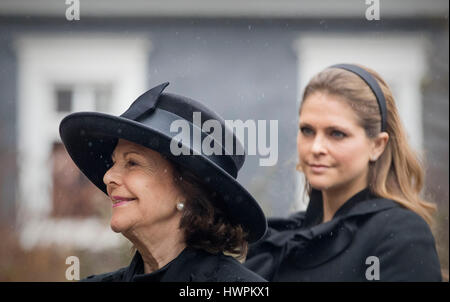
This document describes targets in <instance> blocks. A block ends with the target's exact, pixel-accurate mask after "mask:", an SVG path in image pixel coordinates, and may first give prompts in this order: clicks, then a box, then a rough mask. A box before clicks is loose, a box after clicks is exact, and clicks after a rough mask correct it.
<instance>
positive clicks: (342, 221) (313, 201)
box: [265, 189, 399, 268]
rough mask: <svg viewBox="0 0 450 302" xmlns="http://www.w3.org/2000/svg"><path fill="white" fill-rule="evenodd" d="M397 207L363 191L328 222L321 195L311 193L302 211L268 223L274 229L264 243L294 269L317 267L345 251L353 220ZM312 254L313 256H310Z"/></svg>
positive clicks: (351, 237)
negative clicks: (304, 209)
mask: <svg viewBox="0 0 450 302" xmlns="http://www.w3.org/2000/svg"><path fill="white" fill-rule="evenodd" d="M397 206H399V205H398V204H397V203H396V202H394V201H392V200H388V199H382V198H376V196H374V195H373V194H372V193H371V192H370V191H369V190H368V189H364V190H362V191H360V192H358V193H357V194H355V195H354V196H353V197H351V198H350V199H349V200H348V201H346V202H345V203H344V205H342V206H341V208H339V210H338V211H337V212H336V213H335V215H334V216H333V219H331V220H330V221H328V222H325V223H321V221H322V218H323V204H322V194H321V192H320V191H317V190H313V192H312V194H311V198H310V202H309V205H308V208H307V210H306V213H305V212H300V213H296V214H294V215H292V216H291V217H290V218H289V219H287V220H284V221H285V224H283V220H280V219H278V220H275V221H273V222H274V223H272V221H269V226H270V227H272V228H273V227H275V229H274V230H273V231H272V232H271V234H270V235H269V237H268V238H267V239H266V241H265V242H266V243H267V244H270V245H273V246H277V247H280V248H282V249H283V253H284V254H285V255H286V257H288V258H291V259H293V261H294V263H295V265H296V266H299V267H302V268H307V267H308V268H310V267H315V266H318V265H320V264H322V263H324V262H326V261H328V260H330V259H331V258H333V257H335V256H337V255H338V254H339V253H341V252H342V251H344V250H345V248H346V247H347V246H348V245H349V244H350V243H351V242H352V239H353V236H354V235H355V233H356V230H357V225H356V220H357V219H358V218H363V216H366V215H370V214H374V213H377V212H380V211H384V210H387V209H390V208H393V207H397ZM310 251H314V253H310Z"/></svg>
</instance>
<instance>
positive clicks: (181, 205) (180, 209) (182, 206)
mask: <svg viewBox="0 0 450 302" xmlns="http://www.w3.org/2000/svg"><path fill="white" fill-rule="evenodd" d="M183 209H184V203H182V202H177V210H178V211H180V212H181V211H183Z"/></svg>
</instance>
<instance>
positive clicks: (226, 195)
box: [59, 83, 267, 243]
mask: <svg viewBox="0 0 450 302" xmlns="http://www.w3.org/2000/svg"><path fill="white" fill-rule="evenodd" d="M168 84H169V83H164V84H161V85H159V86H156V87H154V88H152V89H150V90H149V91H147V92H145V93H144V94H142V95H141V96H140V97H139V98H137V99H136V101H134V102H133V104H132V105H131V106H130V108H129V109H128V110H127V111H126V112H125V113H123V114H122V115H120V116H114V115H109V114H104V113H99V112H77V113H72V114H70V115H68V116H66V117H65V118H64V119H63V120H62V121H61V124H60V127H59V132H60V135H61V139H62V142H63V143H64V146H65V147H66V149H67V152H68V153H69V155H70V156H71V158H72V160H73V161H74V162H75V164H76V165H77V166H78V167H79V168H80V170H81V171H82V172H83V173H84V174H85V175H86V176H87V178H88V179H89V180H90V181H91V182H92V183H94V184H95V185H96V186H97V187H98V188H99V189H100V190H102V191H103V192H104V193H105V194H107V191H106V185H105V183H104V182H103V176H104V175H105V173H106V171H107V170H108V169H109V168H110V167H111V166H112V160H111V154H112V152H113V151H114V148H115V147H116V145H117V142H118V140H119V138H121V139H125V140H128V141H131V142H134V143H137V144H139V145H142V146H144V147H147V148H150V149H152V150H155V151H157V152H159V153H161V154H162V155H164V156H166V157H167V158H168V159H169V160H171V161H173V162H175V163H176V164H178V165H180V166H181V167H183V168H185V169H187V170H189V171H190V172H192V173H193V174H194V175H195V176H197V178H198V180H199V181H200V182H201V183H202V184H203V185H204V186H206V187H207V188H208V190H209V191H210V192H212V193H213V195H214V196H217V197H218V198H217V200H215V201H214V202H219V203H220V207H221V208H222V209H224V210H225V212H226V214H227V215H228V218H229V220H230V221H231V222H232V223H235V224H240V225H242V227H243V229H244V230H245V231H246V232H247V233H248V241H249V242H250V243H252V242H255V241H257V240H258V239H260V238H261V237H262V236H263V235H264V234H265V232H266V229H267V221H266V218H265V216H264V213H263V211H262V210H261V208H260V206H259V205H258V203H257V202H256V201H255V199H254V198H253V197H252V195H251V194H250V193H249V192H248V191H247V190H246V189H245V188H244V187H243V186H242V185H241V184H240V183H239V182H238V181H237V180H236V178H237V174H238V171H239V169H240V168H241V167H242V165H243V164H244V160H245V154H240V153H239V152H238V151H237V150H238V149H239V148H241V150H243V148H242V145H241V144H240V142H239V140H238V139H237V138H236V137H235V135H234V133H233V131H232V129H229V127H227V126H226V125H225V122H224V120H223V119H222V118H221V117H220V116H219V115H217V114H216V113H215V112H213V111H212V110H210V109H208V108H206V107H205V106H204V105H202V104H201V103H199V102H197V101H194V100H192V99H189V98H186V97H183V96H179V95H175V94H169V93H163V90H164V89H165V88H166V87H167V85H168ZM194 112H196V114H198V113H200V114H198V115H197V116H200V117H201V124H198V121H197V120H195V118H193V114H194ZM180 120H181V121H183V123H184V124H185V125H189V128H190V129H189V131H190V135H187V136H186V135H185V137H182V134H181V132H180V131H173V130H174V128H173V125H176V124H177V122H176V121H180ZM208 120H213V121H214V123H216V125H217V123H218V124H220V126H221V127H220V128H221V131H222V132H221V133H215V131H210V132H205V131H203V129H202V126H201V125H203V122H205V121H208ZM215 121H217V122H215ZM174 122H175V123H174ZM171 125H172V129H171ZM175 128H176V127H175ZM171 130H172V131H171ZM194 131H196V133H197V135H193V133H194ZM184 133H186V132H184ZM199 134H200V135H199ZM227 136H228V139H229V138H230V137H232V138H233V140H232V141H233V146H231V148H230V144H226V143H225V138H226V137H227ZM206 137H208V141H209V142H210V143H211V142H212V141H214V144H216V145H215V146H216V148H220V149H221V151H222V153H221V154H222V155H217V154H215V153H217V152H214V153H213V154H205V152H203V151H204V150H203V148H198V147H199V146H201V144H202V142H203V141H204V139H205V138H206ZM199 139H201V141H200V142H199V141H198V140H199ZM171 142H172V144H174V142H175V143H176V144H178V147H179V148H180V147H181V148H182V150H184V151H183V153H182V154H180V155H174V154H173V153H172V152H171V149H170V146H171ZM227 148H228V149H227ZM216 150H217V149H216ZM187 153H188V154H189V155H185V154H187ZM207 153H208V152H207ZM209 153H211V152H209Z"/></svg>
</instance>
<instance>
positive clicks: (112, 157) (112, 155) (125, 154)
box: [111, 151, 142, 159]
mask: <svg viewBox="0 0 450 302" xmlns="http://www.w3.org/2000/svg"><path fill="white" fill-rule="evenodd" d="M130 153H135V154H137V155H140V156H142V154H141V153H139V152H137V151H127V152H125V153H124V154H123V157H125V156H127V155H128V154H130ZM114 157H115V156H114V152H113V153H112V154H111V159H114Z"/></svg>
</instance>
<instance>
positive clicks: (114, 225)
mask: <svg viewBox="0 0 450 302" xmlns="http://www.w3.org/2000/svg"><path fill="white" fill-rule="evenodd" d="M110 227H111V230H113V232H115V233H122V232H123V231H125V230H127V229H128V225H127V224H126V223H125V222H124V221H120V219H113V218H112V219H111V222H110Z"/></svg>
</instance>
